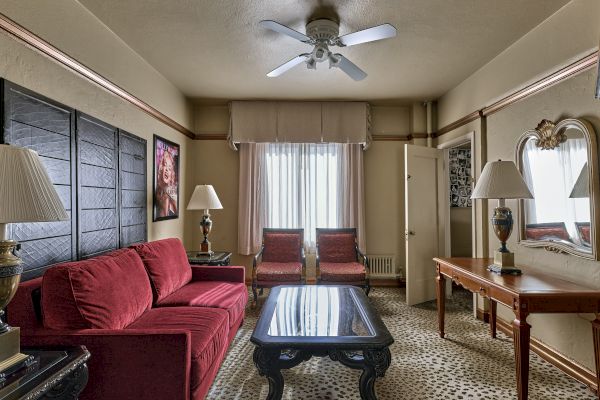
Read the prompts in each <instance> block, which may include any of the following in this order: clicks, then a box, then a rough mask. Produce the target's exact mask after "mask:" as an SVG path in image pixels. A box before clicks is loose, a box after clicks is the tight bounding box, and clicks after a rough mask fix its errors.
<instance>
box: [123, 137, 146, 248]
mask: <svg viewBox="0 0 600 400" xmlns="http://www.w3.org/2000/svg"><path fill="white" fill-rule="evenodd" d="M119 143H120V146H119V149H120V156H119V160H120V167H119V169H120V173H119V176H120V185H121V193H120V205H121V207H120V208H121V215H120V219H121V246H123V247H125V246H129V245H131V244H133V243H139V242H145V241H146V240H147V237H148V235H147V229H146V223H147V222H146V221H147V206H146V199H147V198H148V197H147V191H146V181H147V179H146V159H147V156H146V141H145V140H144V139H140V138H139V137H136V136H134V135H132V134H130V133H127V132H125V131H120V135H119Z"/></svg>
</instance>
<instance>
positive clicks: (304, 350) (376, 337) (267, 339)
mask: <svg viewBox="0 0 600 400" xmlns="http://www.w3.org/2000/svg"><path fill="white" fill-rule="evenodd" d="M250 341H251V342H252V343H254V344H255V345H256V348H255V349H254V356H253V359H254V364H255V365H256V368H257V369H258V372H259V374H260V375H261V376H265V377H266V378H267V379H268V381H269V394H268V396H267V400H279V399H281V397H282V395H283V385H284V382H283V376H282V375H281V370H282V369H288V368H293V367H295V366H296V365H298V364H300V363H301V362H302V361H306V360H308V359H310V358H311V357H313V356H316V357H325V356H329V357H330V358H331V359H332V360H334V361H339V362H340V363H341V364H342V365H345V366H346V367H349V368H353V369H361V370H362V371H363V372H362V374H361V376H360V381H359V391H360V396H361V398H362V399H366V400H375V399H377V397H376V395H375V379H376V378H377V377H383V376H384V375H385V371H386V370H387V369H388V367H389V366H390V363H391V359H392V356H391V353H390V350H389V346H390V345H391V344H392V343H393V342H394V339H393V338H392V335H391V334H390V332H389V331H388V330H387V328H386V327H385V325H384V324H383V321H382V320H381V318H380V317H379V315H378V314H377V312H376V311H375V309H374V308H373V307H372V306H371V304H370V302H369V299H368V298H367V296H365V294H364V292H363V291H362V290H361V289H359V288H357V287H353V286H321V285H299V286H276V287H274V288H273V289H271V293H270V294H269V297H268V299H267V301H266V302H265V305H264V306H263V310H262V312H261V315H260V318H259V319H258V322H257V324H256V328H254V332H253V333H252V337H251V338H250Z"/></svg>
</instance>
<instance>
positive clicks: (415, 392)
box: [207, 288, 595, 400]
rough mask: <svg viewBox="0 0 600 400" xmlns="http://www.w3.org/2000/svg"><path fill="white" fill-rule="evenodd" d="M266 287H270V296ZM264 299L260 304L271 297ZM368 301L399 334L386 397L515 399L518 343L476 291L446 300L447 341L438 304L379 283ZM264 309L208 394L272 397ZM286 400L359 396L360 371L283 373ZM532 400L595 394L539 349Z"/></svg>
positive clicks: (317, 364)
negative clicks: (483, 313) (254, 337)
mask: <svg viewBox="0 0 600 400" xmlns="http://www.w3.org/2000/svg"><path fill="white" fill-rule="evenodd" d="M266 294H267V292H265V296H266ZM265 296H261V299H260V301H259V304H262V303H263V302H264V299H265V298H266V297H265ZM369 298H370V299H371V301H372V302H373V304H374V305H375V307H376V309H377V310H378V311H379V313H380V315H381V318H382V319H383V321H384V323H385V324H386V326H387V328H388V329H389V331H390V332H391V334H392V336H393V337H394V339H395V343H394V344H393V345H392V346H391V347H390V350H391V352H392V364H391V366H390V368H389V369H388V371H387V373H386V376H385V377H384V378H379V379H378V380H377V383H376V392H377V396H378V398H379V399H394V400H404V399H406V400H408V399H410V400H431V399H448V400H454V399H482V400H483V399H486V400H492V399H493V400H505V399H516V398H517V396H516V383H515V382H516V379H515V366H514V353H513V346H512V340H511V339H509V338H508V337H507V336H506V335H504V334H502V333H500V332H499V333H498V338H497V339H495V340H494V339H491V338H490V337H489V334H488V332H489V330H488V325H486V324H484V323H483V322H481V321H478V320H477V319H475V318H473V316H472V306H471V295H470V293H468V292H465V291H457V292H456V293H455V294H454V296H453V299H452V300H448V301H447V302H446V339H441V338H440V337H439V336H438V331H437V316H436V315H437V312H436V306H435V302H429V303H424V304H422V305H419V306H417V307H408V306H407V305H406V303H405V291H404V289H398V288H374V290H372V291H371V294H370V295H369ZM259 312H260V308H248V309H247V318H246V321H245V322H244V325H243V327H242V328H241V329H240V331H239V332H238V334H237V337H236V338H235V340H234V342H233V343H232V345H231V348H230V350H229V352H228V354H227V356H226V358H225V360H224V361H223V365H222V366H221V369H220V371H219V374H218V375H217V377H216V379H215V382H214V384H213V386H212V388H211V389H210V392H209V393H208V395H207V399H214V400H217V399H219V400H230V399H231V400H246V399H247V400H259V399H265V398H266V396H267V393H268V390H269V389H268V388H269V385H268V383H267V381H266V379H265V378H264V377H261V376H259V375H258V372H257V371H256V368H255V367H254V364H253V362H252V352H253V351H254V345H252V343H250V335H251V334H252V331H253V329H254V326H255V324H256V321H257V319H258V315H259ZM282 373H283V376H284V379H285V389H284V395H283V399H285V400H291V399H294V400H296V399H311V400H312V399H315V400H317V399H321V400H338V399H340V400H341V399H344V400H353V399H360V396H359V394H358V379H359V376H360V371H355V370H351V369H349V368H346V367H344V366H342V365H341V364H339V363H337V362H334V361H332V360H330V359H329V358H326V357H324V358H312V359H311V360H309V361H307V362H304V363H302V364H300V365H298V366H297V367H295V368H293V369H290V370H284V371H283V372H282ZM529 398H530V399H531V400H542V399H543V400H547V399H564V400H587V399H590V400H591V399H595V397H594V396H593V393H592V392H591V391H590V390H589V389H588V388H587V387H586V386H585V385H583V384H581V383H579V382H577V381H576V380H574V379H571V378H569V377H568V376H566V375H565V374H564V373H562V372H561V371H559V370H558V369H557V368H555V367H554V366H552V365H551V364H549V363H547V362H545V361H544V360H542V359H541V358H539V357H538V356H537V355H536V354H534V353H531V356H530V373H529Z"/></svg>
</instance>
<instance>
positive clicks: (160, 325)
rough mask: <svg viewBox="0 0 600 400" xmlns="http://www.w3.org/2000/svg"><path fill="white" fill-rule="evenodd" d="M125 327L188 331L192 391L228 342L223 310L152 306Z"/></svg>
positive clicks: (225, 349)
mask: <svg viewBox="0 0 600 400" xmlns="http://www.w3.org/2000/svg"><path fill="white" fill-rule="evenodd" d="M126 329H153V330H156V329H165V330H169V329H170V330H172V329H181V330H186V331H189V332H190V333H191V340H192V343H191V348H192V371H191V374H190V388H191V390H192V391H193V390H194V388H196V387H197V386H198V385H200V384H201V383H202V381H203V378H204V376H205V375H206V373H207V372H208V371H209V370H210V368H211V366H212V365H213V364H214V363H215V362H220V361H221V359H222V358H223V355H224V353H225V352H226V351H227V347H228V344H229V340H228V334H229V316H228V314H227V311H225V310H221V309H218V308H203V307H161V308H153V309H151V310H149V311H148V312H146V313H145V314H144V315H142V316H141V317H140V318H139V319H138V320H136V321H135V322H134V323H132V324H131V325H129V326H128V327H127V328H126Z"/></svg>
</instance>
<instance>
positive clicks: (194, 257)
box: [187, 250, 231, 266]
mask: <svg viewBox="0 0 600 400" xmlns="http://www.w3.org/2000/svg"><path fill="white" fill-rule="evenodd" d="M187 257H188V262H189V263H190V264H194V265H213V266H214V265H220V266H228V265H231V253H229V252H225V251H215V252H214V253H213V254H212V255H208V254H200V253H199V251H198V250H194V251H188V252H187Z"/></svg>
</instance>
